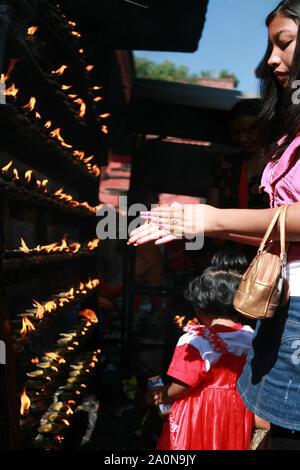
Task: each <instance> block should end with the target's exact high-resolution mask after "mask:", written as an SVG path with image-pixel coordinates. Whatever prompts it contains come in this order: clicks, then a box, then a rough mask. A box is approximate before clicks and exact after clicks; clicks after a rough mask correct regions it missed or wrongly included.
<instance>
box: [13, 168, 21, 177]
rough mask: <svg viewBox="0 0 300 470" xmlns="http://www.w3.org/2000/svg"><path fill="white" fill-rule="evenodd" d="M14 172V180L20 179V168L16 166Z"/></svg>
mask: <svg viewBox="0 0 300 470" xmlns="http://www.w3.org/2000/svg"><path fill="white" fill-rule="evenodd" d="M13 174H14V180H19V179H20V178H19V173H18V170H17V169H16V168H14V169H13Z"/></svg>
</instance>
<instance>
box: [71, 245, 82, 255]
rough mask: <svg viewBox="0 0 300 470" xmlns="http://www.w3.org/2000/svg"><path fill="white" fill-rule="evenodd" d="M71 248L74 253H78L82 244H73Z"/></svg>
mask: <svg viewBox="0 0 300 470" xmlns="http://www.w3.org/2000/svg"><path fill="white" fill-rule="evenodd" d="M70 248H71V249H72V250H73V251H72V253H77V252H78V251H79V250H80V248H81V245H80V243H71V245H70Z"/></svg>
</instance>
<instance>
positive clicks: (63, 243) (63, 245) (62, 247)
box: [53, 238, 70, 251]
mask: <svg viewBox="0 0 300 470" xmlns="http://www.w3.org/2000/svg"><path fill="white" fill-rule="evenodd" d="M64 250H65V251H70V250H69V247H68V245H67V242H66V239H65V238H63V239H62V241H61V245H59V246H56V247H55V248H54V250H53V251H64Z"/></svg>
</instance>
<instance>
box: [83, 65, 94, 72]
mask: <svg viewBox="0 0 300 470" xmlns="http://www.w3.org/2000/svg"><path fill="white" fill-rule="evenodd" d="M94 67H95V66H94V65H87V66H86V68H85V70H86V71H87V72H90V71H91V70H93V68H94Z"/></svg>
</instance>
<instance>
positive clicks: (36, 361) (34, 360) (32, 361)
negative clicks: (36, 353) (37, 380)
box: [30, 357, 40, 364]
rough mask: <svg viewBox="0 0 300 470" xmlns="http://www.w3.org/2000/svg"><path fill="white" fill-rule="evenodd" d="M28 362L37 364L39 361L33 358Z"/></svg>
mask: <svg viewBox="0 0 300 470" xmlns="http://www.w3.org/2000/svg"><path fill="white" fill-rule="evenodd" d="M30 362H31V363H32V364H38V363H39V362H40V360H39V358H38V357H33V358H32V359H31V360H30Z"/></svg>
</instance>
